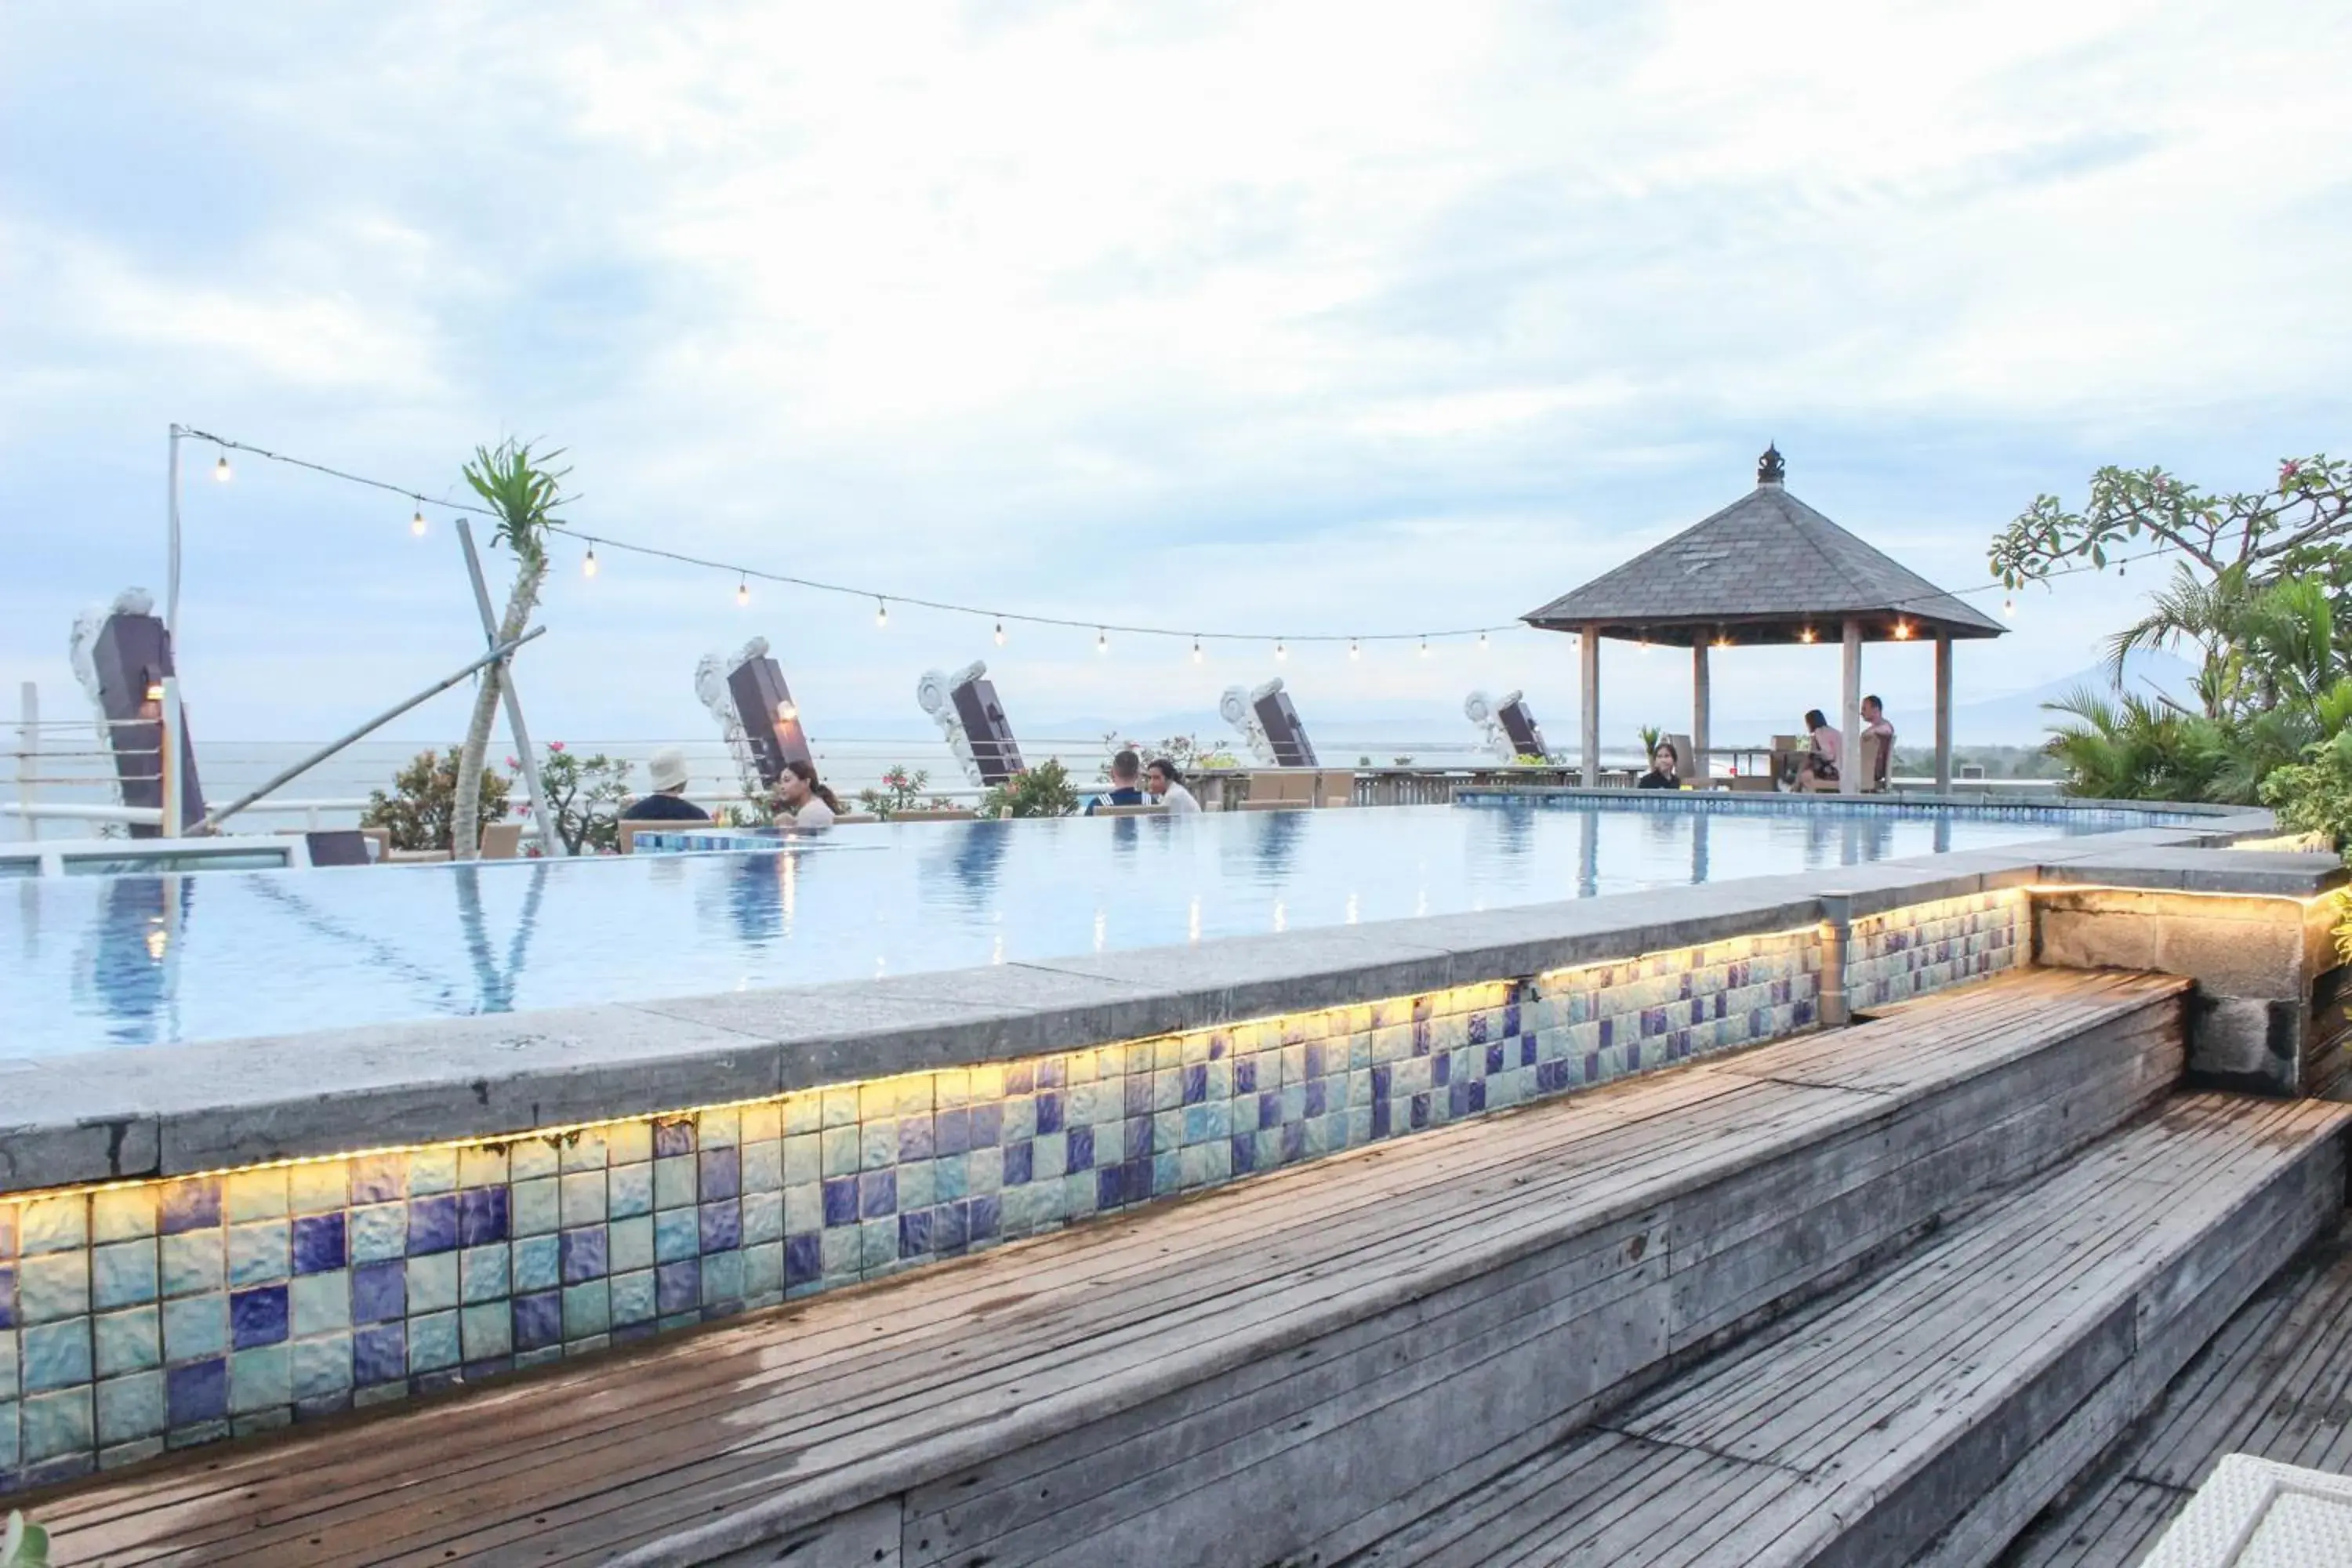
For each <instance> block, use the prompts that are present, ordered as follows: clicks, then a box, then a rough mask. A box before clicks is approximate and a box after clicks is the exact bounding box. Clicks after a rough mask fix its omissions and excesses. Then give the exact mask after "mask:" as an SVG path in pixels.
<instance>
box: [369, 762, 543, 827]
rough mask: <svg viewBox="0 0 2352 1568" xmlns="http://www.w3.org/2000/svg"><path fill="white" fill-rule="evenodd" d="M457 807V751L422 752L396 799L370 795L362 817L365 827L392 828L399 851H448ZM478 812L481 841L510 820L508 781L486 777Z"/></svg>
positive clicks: (398, 783)
mask: <svg viewBox="0 0 2352 1568" xmlns="http://www.w3.org/2000/svg"><path fill="white" fill-rule="evenodd" d="M456 808H457V747H455V746H452V747H450V748H449V749H448V750H447V751H446V752H433V751H425V752H417V753H416V755H415V757H413V758H411V759H410V760H409V763H408V765H407V766H406V767H404V768H403V769H401V770H400V772H399V773H397V774H396V775H394V778H393V781H392V793H390V794H389V795H387V794H385V793H384V792H383V790H373V791H371V792H370V793H369V795H368V805H367V810H365V811H364V812H362V813H361V814H360V826H362V827H383V828H389V829H390V830H391V834H392V847H394V849H446V848H448V847H449V823H450V817H451V814H452V813H453V812H454V811H455V810H456ZM478 810H479V814H480V816H481V822H480V825H479V826H478V827H477V828H476V830H475V836H476V837H477V839H478V838H479V837H480V829H481V828H482V827H488V826H489V825H490V824H492V823H494V822H496V821H498V820H499V818H500V817H502V816H506V814H507V781H506V779H505V778H504V777H503V776H502V775H500V774H499V773H490V772H488V771H487V770H486V771H485V772H484V773H483V774H482V790H481V799H480V802H479V805H478Z"/></svg>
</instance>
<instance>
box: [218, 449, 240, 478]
mask: <svg viewBox="0 0 2352 1568" xmlns="http://www.w3.org/2000/svg"><path fill="white" fill-rule="evenodd" d="M213 478H214V479H216V480H218V481H219V482H220V483H222V484H226V483H228V482H229V480H230V479H234V478H236V475H235V474H234V473H233V472H232V471H231V470H230V468H229V466H228V454H227V453H226V452H223V453H222V454H221V455H220V461H219V462H217V463H215V464H214V465H213Z"/></svg>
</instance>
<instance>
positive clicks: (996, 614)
mask: <svg viewBox="0 0 2352 1568" xmlns="http://www.w3.org/2000/svg"><path fill="white" fill-rule="evenodd" d="M181 433H182V434H184V435H186V436H190V437H194V438H195V439H198V440H202V441H210V442H212V443H213V444H214V445H215V447H218V448H219V449H220V455H219V457H218V458H216V459H215V463H214V466H213V478H214V479H216V480H218V481H220V482H223V483H226V482H227V481H228V480H229V479H231V477H232V473H233V470H232V469H231V468H230V465H229V456H228V455H229V453H230V452H232V451H236V452H249V453H252V454H253V455H254V456H255V457H257V458H263V459H265V460H267V461H269V462H274V463H283V464H285V465H287V466H288V467H289V468H306V469H309V470H310V472H312V473H316V474H322V475H325V476H326V477H327V478H329V479H341V480H342V481H343V482H344V483H346V484H353V485H359V486H362V487H364V488H366V489H376V490H382V491H384V492H385V493H387V494H390V495H394V496H398V497H400V498H401V499H402V500H414V501H416V502H418V503H420V504H419V505H418V507H417V509H416V512H415V516H414V517H413V518H412V519H411V521H410V528H411V530H412V531H415V532H419V533H422V532H424V531H425V530H424V529H422V528H420V527H419V526H418V523H419V521H421V520H422V518H423V515H424V510H423V506H422V504H421V503H422V502H423V500H424V497H423V496H422V495H420V494H418V493H417V492H416V491H415V489H412V488H410V487H408V486H405V485H395V484H391V483H389V482H387V481H385V480H383V479H371V478H369V477H368V476H367V475H364V474H358V473H353V472H351V471H350V470H348V469H344V468H334V467H332V466H331V465H329V464H325V463H317V462H312V461H310V459H308V458H299V457H295V456H292V455H291V454H289V453H285V452H275V451H271V450H270V449H269V448H268V447H258V446H255V445H253V444H252V443H250V442H246V441H235V440H231V439H229V438H227V437H223V436H217V435H215V434H214V433H213V432H211V431H209V430H201V429H197V428H194V426H183V427H181ZM436 505H445V506H447V507H448V508H449V509H450V510H452V511H455V512H458V513H461V514H470V515H473V516H477V517H488V516H489V514H488V511H486V510H484V509H483V508H482V507H480V506H477V505H472V504H468V503H466V502H460V501H450V500H443V501H438V502H436ZM550 531H551V532H555V533H561V534H562V535H564V536H565V537H567V538H570V539H575V540H579V541H581V542H583V543H584V544H585V545H586V546H587V552H586V556H585V559H583V562H582V571H583V574H585V575H587V576H591V577H593V576H594V575H595V574H596V548H595V547H596V541H595V540H593V539H592V538H591V537H590V536H589V535H587V534H584V533H583V532H580V531H577V530H575V529H572V528H571V527H568V526H566V525H564V524H562V523H561V522H557V523H554V524H552V525H551V528H550ZM604 543H606V544H608V545H610V546H611V547H612V548H614V549H615V550H621V551H627V552H635V553H636V554H640V555H648V556H652V557H655V558H656V559H659V560H665V561H672V562H676V563H679V564H681V565H687V566H701V567H708V568H710V569H712V570H714V571H722V572H735V573H737V574H739V580H740V578H741V576H742V574H745V573H747V572H748V570H749V569H748V568H747V567H745V566H743V565H741V564H740V563H735V562H728V561H718V560H713V559H709V558H708V557H704V556H698V555H691V554H688V553H686V552H682V551H675V550H664V549H660V548H658V547H656V546H653V545H646V544H635V543H628V542H618V541H614V540H610V539H607V540H604ZM2173 552H2175V549H2174V547H2172V546H2166V545H2158V546H2157V547H2155V548H2152V549H2149V550H2147V551H2143V552H2139V553H2137V554H2134V555H2128V556H2116V557H2113V558H2110V559H2109V560H2107V561H2105V562H2103V563H2096V564H2094V563H2090V562H2088V561H2084V562H2078V563H2068V564H2064V565H2060V566H2056V567H2053V568H2051V569H2050V570H2048V571H2044V572H2042V573H2038V574H2033V575H2035V576H2036V577H2038V578H2039V579H2040V580H2042V581H2045V582H2046V581H2049V580H2051V579H2054V578H2057V577H2063V576H2071V575H2074V574H2079V573H2083V572H2092V571H2100V570H2104V569H2105V567H2106V566H2114V567H2116V570H2117V573H2118V574H2126V571H2125V568H2126V565H2127V563H2129V562H2132V561H2139V560H2147V559H2150V558H2153V557H2156V556H2159V555H2164V554H2168V553H2173ZM761 577H763V578H764V579H766V580H768V581H770V582H774V583H781V584H785V585H786V586H788V587H794V588H805V589H808V590H810V591H812V592H814V593H825V594H845V595H851V596H853V597H856V596H859V595H865V596H869V597H872V598H873V599H874V601H875V616H874V619H875V624H876V625H877V626H887V625H888V624H889V607H888V602H887V595H877V594H875V593H874V591H873V590H872V589H870V588H862V587H858V586H856V585H855V584H846V583H828V582H821V581H818V580H816V579H814V578H807V577H796V576H793V575H790V574H783V573H777V572H764V571H763V572H762V573H761ZM2004 585H2005V584H2000V583H1999V582H1996V583H1992V584H1985V585H1984V586H1983V587H1979V588H1959V589H1951V590H1937V591H1934V592H1933V593H1931V594H1928V595H1920V597H1921V598H1922V599H1923V600H1926V599H1928V598H1935V599H1941V598H1944V597H1946V596H1948V595H1950V596H1962V597H1964V596H1966V595H1969V594H1974V593H1982V592H1986V591H1988V590H1989V589H1990V588H1992V587H1999V586H2004ZM908 602H909V603H912V604H915V605H919V606H921V607H924V608H928V609H935V610H940V611H945V612H947V613H950V614H954V615H969V616H982V617H984V618H987V619H990V620H992V621H993V622H994V623H995V626H996V631H997V637H998V643H999V646H1003V628H1004V625H1005V623H1006V622H1007V621H1008V620H1013V621H1027V622H1029V623H1030V624H1031V625H1033V626H1065V627H1071V628H1076V629H1082V628H1083V627H1084V626H1086V624H1087V623H1086V622H1084V621H1083V620H1079V619H1076V618H1075V617H1071V616H1045V615H1022V614H1012V615H1007V614H1005V613H1003V612H1002V611H994V610H986V609H982V608H980V607H979V606H977V605H960V604H952V603H949V602H947V601H944V600H933V599H911V600H909V601H908ZM1889 607H1890V608H1893V607H1894V606H1889ZM2001 608H2002V613H2003V614H2004V615H2007V616H2011V618H2014V616H2015V615H2016V603H2015V600H2014V599H2013V598H2011V599H2010V600H2007V601H2005V602H2004V603H2003V605H2002V606H2001ZM1108 629H1109V628H1108V625H1099V626H1097V636H1098V637H1100V636H1102V635H1103V634H1107V633H1108ZM1119 629H1120V630H1121V631H1122V632H1129V633H1133V634H1135V635H1137V636H1139V637H1186V636H1190V637H1192V649H1193V657H1194V659H1195V662H1199V661H1200V660H1201V659H1202V658H1204V657H1205V655H1204V654H1203V652H1202V644H1203V642H1204V641H1206V640H1207V639H1208V638H1211V637H1220V638H1223V639H1224V640H1226V641H1229V642H1255V641H1258V640H1260V639H1261V638H1262V637H1263V635H1264V634H1262V633H1258V634H1253V633H1249V632H1241V631H1231V632H1193V633H1186V632H1183V631H1180V630H1178V629H1176V628H1174V627H1171V626H1120V627H1119ZM1513 629H1515V626H1463V627H1459V628H1449V629H1447V630H1444V631H1439V632H1423V633H1412V632H1379V633H1370V634H1358V635H1355V636H1349V637H1346V639H1345V640H1346V641H1347V643H1348V651H1349V656H1350V657H1351V658H1353V657H1360V653H1361V647H1360V644H1361V643H1362V642H1364V641H1371V642H1403V641H1405V640H1407V639H1408V638H1416V639H1417V640H1418V642H1419V644H1420V650H1421V653H1422V655H1423V657H1424V658H1426V657H1427V656H1428V653H1429V643H1430V639H1431V638H1432V637H1439V638H1445V637H1477V638H1478V640H1479V643H1480V645H1481V646H1482V647H1490V646H1491V644H1492V637H1491V636H1490V634H1491V633H1493V632H1496V631H1508V630H1513ZM1905 635H1906V636H1907V635H1909V634H1905ZM1304 640H1306V641H1307V642H1338V641H1340V640H1341V637H1339V636H1338V635H1328V634H1316V635H1310V636H1307V637H1305V639H1304ZM1800 640H1801V641H1803V642H1808V643H1811V642H1813V641H1815V640H1816V633H1815V631H1814V629H1813V628H1812V627H1810V626H1809V627H1806V628H1804V630H1803V631H1802V633H1801V638H1800ZM1569 641H1570V646H1571V647H1576V646H1580V643H1581V641H1582V639H1581V638H1580V637H1577V636H1576V635H1575V634H1574V633H1570V634H1569ZM1639 643H1640V647H1641V651H1643V652H1644V653H1646V652H1648V651H1649V640H1648V639H1647V638H1646V637H1643V638H1641V639H1639Z"/></svg>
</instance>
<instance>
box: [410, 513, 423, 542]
mask: <svg viewBox="0 0 2352 1568" xmlns="http://www.w3.org/2000/svg"><path fill="white" fill-rule="evenodd" d="M408 531H409V532H411V533H413V534H415V535H416V537H417V538H419V539H422V538H424V537H425V509H424V508H423V507H421V506H420V507H418V508H417V509H416V515H415V517H412V518H410V519H409V520H408Z"/></svg>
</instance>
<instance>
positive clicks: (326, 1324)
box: [286, 1269, 352, 1338]
mask: <svg viewBox="0 0 2352 1568" xmlns="http://www.w3.org/2000/svg"><path fill="white" fill-rule="evenodd" d="M286 1316H287V1330H288V1331H289V1333H292V1334H293V1335H294V1336H295V1337H297V1338H300V1337H301V1336H303V1335H306V1334H322V1333H329V1332H332V1331H338V1330H342V1329H348V1328H350V1327H351V1326H352V1281H351V1276H350V1275H349V1274H347V1273H345V1272H343V1271H341V1270H340V1269H338V1270H336V1271H335V1272H332V1273H329V1274H304V1275H300V1276H298V1277H297V1278H296V1279H294V1280H293V1281H292V1282H291V1283H290V1284H289V1285H288V1286H287V1288H286Z"/></svg>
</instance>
